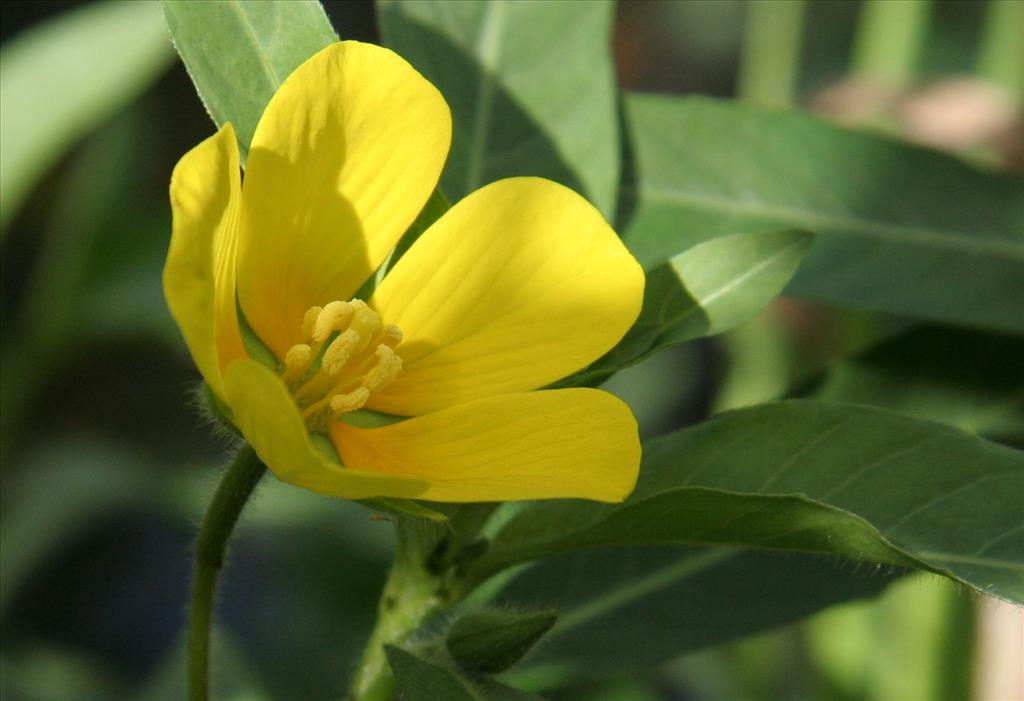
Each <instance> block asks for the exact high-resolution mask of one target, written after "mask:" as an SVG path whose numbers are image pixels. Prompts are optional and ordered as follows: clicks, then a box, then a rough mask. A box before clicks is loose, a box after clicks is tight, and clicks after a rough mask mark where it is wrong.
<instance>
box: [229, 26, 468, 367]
mask: <svg viewBox="0 0 1024 701" xmlns="http://www.w3.org/2000/svg"><path fill="white" fill-rule="evenodd" d="M450 142H451V113H450V112H449V110H448V105H447V104H446V103H445V101H444V98H443V97H441V94H440V93H439V92H438V91H437V89H436V88H435V87H434V86H433V85H431V84H430V83H429V82H428V81H427V80H426V79H425V78H424V77H423V76H421V75H420V74H419V73H418V72H416V70H415V69H414V68H413V67H412V66H410V65H409V64H408V63H406V61H405V60H404V59H402V58H401V57H399V56H398V55H397V54H395V53H393V52H392V51H390V50H388V49H384V48H381V47H378V46H373V45H370V44H361V43H359V42H354V41H346V42H341V43H337V44H332V45H331V46H328V47H327V48H325V49H324V50H322V51H320V52H319V53H317V54H316V55H315V56H313V57H312V58H311V59H309V60H308V61H306V62H305V63H303V64H302V65H301V66H299V67H298V68H297V69H296V70H295V72H294V73H292V75H291V76H290V77H289V78H288V79H287V80H286V81H285V82H284V84H283V85H282V86H281V87H280V89H279V90H278V91H277V93H276V94H275V95H274V97H273V98H272V99H271V101H270V104H269V105H267V109H266V111H265V112H264V113H263V117H262V118H261V119H260V122H259V125H258V126H257V127H256V133H255V135H254V136H253V142H252V146H251V148H250V150H249V161H248V165H247V167H246V175H245V187H244V188H243V195H242V197H243V226H242V238H241V242H240V247H239V271H238V282H239V301H240V302H241V305H242V309H243V310H244V311H245V315H246V318H247V319H248V321H249V324H250V325H251V326H252V328H253V329H254V330H255V331H256V333H257V335H258V336H259V337H260V339H261V340H262V341H263V342H264V343H265V344H266V345H267V347H269V348H270V349H271V350H272V351H274V353H275V354H276V355H277V356H278V358H279V359H283V358H284V354H285V352H286V351H287V350H288V348H289V347H290V346H291V345H292V344H294V343H298V342H300V340H301V339H300V338H299V330H300V328H301V324H302V315H303V313H304V312H305V311H306V310H307V309H308V308H309V307H311V306H313V305H324V304H326V303H327V302H330V301H333V300H341V301H344V300H347V299H349V298H350V297H351V296H352V295H353V294H354V293H355V292H356V290H358V289H359V287H360V285H361V284H362V283H363V282H364V281H365V280H366V279H367V278H368V277H369V276H370V274H371V273H372V272H373V271H374V270H375V269H376V268H377V267H378V266H379V265H380V263H381V261H383V260H384V258H385V256H386V255H387V254H388V252H389V251H390V250H391V249H392V248H393V247H394V245H395V243H397V241H398V239H399V238H400V237H401V235H402V234H403V233H404V232H405V230H406V229H407V228H408V226H409V224H411V223H412V221H413V220H414V219H415V218H416V215H417V214H418V213H419V211H420V209H422V207H423V204H424V203H425V202H426V201H427V198H428V197H429V196H430V193H431V192H432V191H433V189H434V187H435V186H436V185H437V181H438V178H439V177H440V174H441V168H442V167H443V165H444V161H445V158H446V156H447V154H448V147H449V145H450Z"/></svg>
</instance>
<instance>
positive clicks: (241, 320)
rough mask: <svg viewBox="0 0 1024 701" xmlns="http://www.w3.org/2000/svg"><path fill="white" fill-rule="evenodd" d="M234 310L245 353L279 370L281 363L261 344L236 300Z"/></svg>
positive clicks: (272, 368)
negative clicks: (236, 313)
mask: <svg viewBox="0 0 1024 701" xmlns="http://www.w3.org/2000/svg"><path fill="white" fill-rule="evenodd" d="M235 310H236V311H237V312H238V331H239V333H240V334H241V336H242V346H243V347H244V348H245V352H246V355H248V356H249V357H250V358H252V359H253V360H255V361H256V362H258V363H262V364H263V365H266V366H267V367H268V368H270V369H271V370H273V371H274V372H280V371H281V364H280V363H279V362H277V357H276V356H275V355H274V353H273V352H272V351H271V350H270V349H269V348H267V347H266V346H265V345H264V344H263V341H261V340H260V337H259V336H257V335H256V332H255V331H253V328H252V327H251V326H249V320H248V319H246V318H245V314H243V313H242V306H241V305H240V304H238V303H237V302H236V303H235ZM325 345H326V344H325Z"/></svg>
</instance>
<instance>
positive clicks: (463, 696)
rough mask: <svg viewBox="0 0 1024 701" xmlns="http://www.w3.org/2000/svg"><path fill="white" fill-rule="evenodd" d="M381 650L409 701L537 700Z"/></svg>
mask: <svg viewBox="0 0 1024 701" xmlns="http://www.w3.org/2000/svg"><path fill="white" fill-rule="evenodd" d="M384 650H385V652H387V656H388V663H389V664H390V665H391V670H392V671H393V672H394V673H395V679H396V680H397V681H398V686H399V687H400V688H401V689H402V691H403V692H404V693H405V698H406V699H408V701H539V699H538V697H536V696H534V695H532V694H527V693H525V692H522V691H519V690H517V689H513V688H511V687H509V686H505V685H504V684H499V683H497V682H495V681H492V680H490V679H470V678H468V677H466V676H465V675H464V674H463V673H462V672H460V671H459V670H458V669H456V668H455V667H451V666H449V665H447V664H444V663H443V662H440V661H436V660H427V659H425V658H423V657H420V656H418V655H415V654H413V653H411V652H407V651H405V650H403V649H401V648H398V647H395V646H393V645H387V646H385V648H384Z"/></svg>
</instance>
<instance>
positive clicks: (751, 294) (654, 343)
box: [565, 231, 814, 385]
mask: <svg viewBox="0 0 1024 701" xmlns="http://www.w3.org/2000/svg"><path fill="white" fill-rule="evenodd" d="M813 239H814V237H813V235H811V234H809V233H807V232H803V231H768V232H763V233H754V234H733V235H731V236H721V237H719V238H716V239H712V240H710V241H704V242H702V243H698V244H697V245H695V246H694V247H693V248H690V249H689V250H687V251H684V252H683V253H680V254H679V255H676V256H673V257H672V258H670V259H669V261H668V262H667V263H664V264H662V265H660V266H658V267H657V268H655V269H654V270H652V271H651V272H650V273H648V275H647V284H646V286H645V288H644V304H643V309H642V310H641V311H640V317H639V318H638V319H637V321H636V323H635V324H634V325H633V328H632V329H630V330H629V333H627V334H626V337H625V338H623V339H622V341H621V342H619V344H618V345H617V346H616V347H615V348H614V349H613V350H611V351H610V352H609V353H608V354H607V355H605V356H604V357H603V358H601V359H600V360H598V361H597V362H596V363H594V365H592V366H591V367H590V368H588V369H587V370H585V371H584V372H581V373H579V374H578V375H576V376H574V377H572V378H570V379H569V380H567V381H566V383H565V384H573V385H579V384H596V383H599V382H600V381H601V380H603V379H605V378H606V377H608V376H609V375H611V374H612V373H614V372H616V371H618V370H620V369H622V368H624V367H627V366H629V365H632V364H634V363H638V362H640V361H641V360H644V359H645V358H647V357H649V356H650V355H652V354H653V353H655V352H656V351H658V350H661V349H662V348H664V347H666V346H671V345H675V344H677V343H683V342H684V341H690V340H693V339H695V338H701V337H703V336H711V335H714V334H719V333H722V332H723V331H727V330H729V329H731V328H733V327H736V326H739V325H740V324H743V323H745V322H747V321H750V320H751V319H752V318H753V317H754V316H756V315H757V313H758V312H759V311H761V309H762V308H763V307H764V306H765V305H766V304H768V302H770V301H771V300H772V299H773V298H774V297H775V296H776V295H778V294H779V292H781V291H782V288H783V287H785V286H786V283H788V282H789V280H790V278H792V277H793V273H795V272H796V269H797V267H798V266H799V264H800V261H801V260H802V259H803V257H804V256H805V255H806V254H807V251H808V249H809V248H810V246H811V242H812V241H813Z"/></svg>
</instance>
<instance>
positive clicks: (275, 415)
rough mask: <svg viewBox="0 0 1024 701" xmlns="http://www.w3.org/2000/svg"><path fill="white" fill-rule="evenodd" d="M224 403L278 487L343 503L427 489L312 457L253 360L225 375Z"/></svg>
mask: <svg viewBox="0 0 1024 701" xmlns="http://www.w3.org/2000/svg"><path fill="white" fill-rule="evenodd" d="M224 387H225V389H226V391H227V401H228V404H229V406H230V407H231V411H232V412H233V414H234V417H235V422H236V424H237V425H238V428H239V430H241V432H242V435H243V436H245V439H246V440H247V441H248V442H249V445H251V446H252V447H253V449H254V450H255V451H256V454H257V455H259V457H260V460H262V461H263V462H264V463H265V464H266V466H267V467H269V468H270V470H271V471H272V472H273V473H274V474H275V475H276V476H277V478H278V479H279V480H281V481H283V482H288V483H290V484H294V485H296V486H298V487H304V488H306V489H310V490H312V491H314V492H319V493H320V494H327V495H329V496H336V497H344V498H346V499H367V498H370V497H413V496H418V495H419V494H420V493H422V492H423V490H424V489H425V487H426V484H425V483H424V482H423V481H421V480H417V479H415V478H412V477H406V476H404V475H388V474H383V473H380V472H366V471H362V470H348V469H345V468H343V467H341V466H340V465H335V464H333V463H331V462H330V461H328V460H327V459H326V458H325V457H324V456H323V455H321V454H320V453H318V452H317V450H316V449H315V448H314V447H313V444H312V443H311V442H310V440H309V435H308V434H307V433H306V427H305V424H303V422H302V418H301V417H300V416H299V412H298V409H296V407H295V402H294V401H293V400H292V397H291V395H290V394H288V390H287V388H286V387H285V386H284V383H283V382H281V380H280V379H279V378H278V377H277V375H275V374H274V373H273V372H271V371H270V370H269V369H268V368H267V367H266V366H264V365H261V364H259V363H258V362H256V361H255V360H249V359H247V358H246V359H242V360H236V361H235V362H233V363H231V365H229V366H228V369H227V371H226V372H225V374H224Z"/></svg>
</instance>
